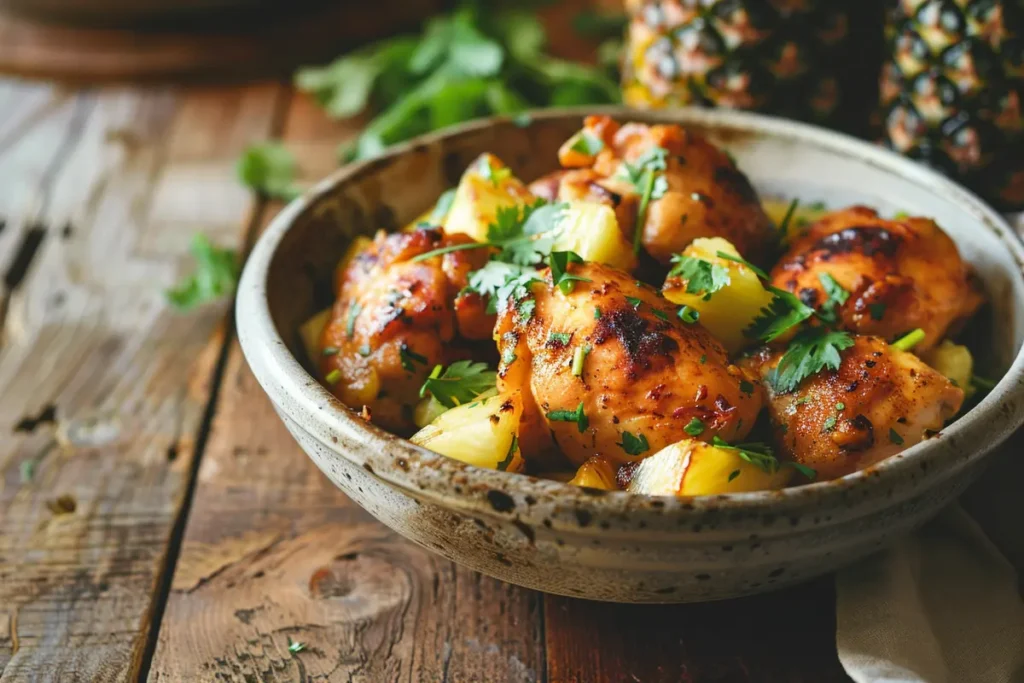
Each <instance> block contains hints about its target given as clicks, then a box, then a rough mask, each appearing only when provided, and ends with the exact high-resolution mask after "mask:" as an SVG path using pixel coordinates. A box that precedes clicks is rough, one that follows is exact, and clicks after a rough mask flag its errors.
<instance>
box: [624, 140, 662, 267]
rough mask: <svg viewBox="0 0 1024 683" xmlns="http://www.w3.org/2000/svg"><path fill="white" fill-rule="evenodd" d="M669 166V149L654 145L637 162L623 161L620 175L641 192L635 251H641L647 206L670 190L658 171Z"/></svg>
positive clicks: (634, 236) (634, 241)
mask: <svg viewBox="0 0 1024 683" xmlns="http://www.w3.org/2000/svg"><path fill="white" fill-rule="evenodd" d="M666 168H668V150H667V149H664V148H663V147H652V148H651V149H649V150H647V151H646V152H644V153H643V154H642V155H640V157H639V158H638V159H637V160H636V162H635V163H633V164H629V163H626V162H623V164H622V166H621V167H620V168H619V172H618V176H619V177H620V178H623V179H625V180H628V181H629V182H631V183H632V184H633V187H634V188H636V191H637V192H638V193H639V194H640V205H639V207H638V209H637V217H636V228H635V229H634V231H633V252H634V253H636V254H639V253H640V246H641V239H642V237H643V233H644V224H645V223H646V222H647V208H648V206H649V205H650V203H651V202H652V201H653V200H656V199H660V198H661V197H663V196H664V195H665V193H666V192H667V191H668V181H667V180H665V176H664V175H662V174H661V173H658V171H664V170H665V169H666Z"/></svg>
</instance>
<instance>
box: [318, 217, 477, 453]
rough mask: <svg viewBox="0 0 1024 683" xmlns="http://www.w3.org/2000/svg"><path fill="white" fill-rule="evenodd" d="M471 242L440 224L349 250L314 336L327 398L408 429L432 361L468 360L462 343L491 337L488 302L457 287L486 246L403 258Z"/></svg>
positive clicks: (388, 424) (380, 421)
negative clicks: (322, 325)
mask: <svg viewBox="0 0 1024 683" xmlns="http://www.w3.org/2000/svg"><path fill="white" fill-rule="evenodd" d="M471 241H472V240H470V239H469V238H468V237H466V236H465V235H446V234H445V233H444V231H443V230H441V229H440V228H427V229H418V230H415V231H413V232H403V233H397V234H392V235H386V234H384V233H383V232H381V233H378V234H377V236H376V238H375V239H374V240H373V243H372V244H370V245H369V246H368V247H367V248H366V249H365V250H364V251H362V252H359V253H358V254H355V255H351V256H350V261H349V264H348V266H347V267H346V269H345V270H344V272H343V274H342V275H341V276H340V278H339V282H338V287H337V288H338V292H337V299H336V301H335V304H334V307H333V309H332V312H331V319H330V322H329V323H328V324H327V326H326V327H325V328H324V331H323V333H322V335H321V338H320V348H321V357H320V361H319V362H320V370H321V372H322V373H323V375H322V376H323V377H324V378H325V379H326V382H327V384H328V386H329V387H330V389H331V391H332V392H333V393H334V394H335V396H337V397H338V398H339V399H340V400H341V401H342V402H344V403H345V404H346V405H348V406H349V407H351V408H354V409H360V408H362V407H363V406H367V407H368V408H369V410H370V414H371V417H372V420H373V422H374V423H375V424H378V425H380V426H382V427H384V428H386V429H389V430H391V431H395V432H399V433H407V432H409V431H411V430H412V428H413V427H414V424H413V420H412V409H413V406H414V405H415V404H416V402H417V400H418V399H419V389H420V386H421V385H422V384H423V381H424V379H425V378H426V377H427V375H428V374H429V373H430V371H431V370H432V369H433V367H434V365H435V364H436V363H449V362H451V361H452V360H455V359H457V358H462V357H467V356H468V355H469V354H468V350H469V346H468V344H467V340H479V339H486V338H488V337H490V336H491V333H492V330H493V329H494V316H493V315H489V314H487V312H486V302H484V301H483V300H482V299H481V297H480V295H479V294H476V293H471V292H467V293H463V294H460V293H459V292H460V291H461V290H462V289H463V288H464V287H465V286H466V284H467V277H468V275H469V273H470V272H471V271H473V270H475V269H477V268H480V267H481V266H482V265H483V264H484V262H485V261H486V260H487V256H488V255H487V250H486V249H469V250H464V251H453V252H449V253H447V254H444V255H443V256H435V257H432V258H429V259H426V260H424V261H412V260H411V259H412V258H413V257H415V256H417V255H419V254H424V253H426V252H428V251H431V250H434V249H439V248H441V247H446V246H449V245H453V244H463V243H467V242H471Z"/></svg>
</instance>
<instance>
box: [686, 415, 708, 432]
mask: <svg viewBox="0 0 1024 683" xmlns="http://www.w3.org/2000/svg"><path fill="white" fill-rule="evenodd" d="M683 431H684V432H686V433H687V434H689V435H690V436H700V435H701V434H703V433H704V421H703V420H701V419H700V418H699V417H692V418H690V421H689V422H688V423H687V424H686V426H685V427H683Z"/></svg>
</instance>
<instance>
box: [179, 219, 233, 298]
mask: <svg viewBox="0 0 1024 683" xmlns="http://www.w3.org/2000/svg"><path fill="white" fill-rule="evenodd" d="M190 251H191V252H192V257H193V258H194V259H195V263H196V265H195V270H194V271H193V273H192V274H191V275H189V276H188V277H187V278H186V279H185V280H183V281H182V282H181V283H179V284H178V285H177V286H176V287H172V288H171V289H168V290H167V291H166V292H165V295H166V296H167V301H168V302H170V304H171V305H172V306H174V307H175V308H177V309H179V310H181V311H187V310H189V309H192V308H195V307H197V306H201V305H203V304H205V303H208V302H210V301H214V300H216V299H219V298H220V297H222V296H226V295H228V294H230V293H231V292H233V291H234V290H235V286H236V285H237V284H238V273H239V266H238V256H237V254H236V253H235V251H234V249H224V248H221V247H217V246H214V245H213V244H211V243H210V240H209V239H208V238H207V237H206V235H203V234H201V233H199V234H196V235H195V236H193V238H192V245H191V247H190Z"/></svg>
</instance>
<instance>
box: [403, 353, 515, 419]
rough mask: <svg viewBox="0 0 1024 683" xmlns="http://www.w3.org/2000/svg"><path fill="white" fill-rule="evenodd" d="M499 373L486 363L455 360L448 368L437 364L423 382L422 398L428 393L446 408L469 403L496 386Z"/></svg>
mask: <svg viewBox="0 0 1024 683" xmlns="http://www.w3.org/2000/svg"><path fill="white" fill-rule="evenodd" d="M497 376H498V374H497V373H496V372H495V371H494V370H491V369H490V368H488V367H487V364H486V363H474V362H473V361H468V360H460V361H455V362H454V363H452V364H451V365H449V366H448V367H447V368H442V366H440V365H437V366H435V367H434V370H433V372H431V373H430V376H429V377H428V378H427V379H426V381H425V382H423V386H422V387H421V388H420V398H423V397H425V396H426V395H427V394H428V393H429V394H430V395H431V396H433V397H434V398H435V399H437V401H438V402H439V403H441V405H443V406H444V407H446V408H454V407H455V406H457V405H462V404H464V403H469V402H471V401H472V400H473V399H475V398H476V397H477V396H479V395H480V394H482V393H484V392H485V391H490V390H491V389H493V388H494V386H495V382H496V380H497Z"/></svg>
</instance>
